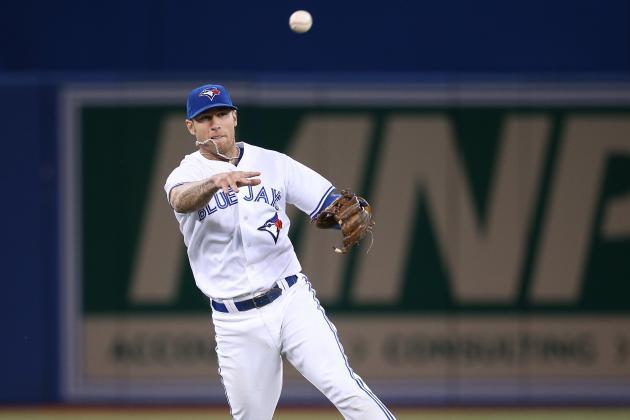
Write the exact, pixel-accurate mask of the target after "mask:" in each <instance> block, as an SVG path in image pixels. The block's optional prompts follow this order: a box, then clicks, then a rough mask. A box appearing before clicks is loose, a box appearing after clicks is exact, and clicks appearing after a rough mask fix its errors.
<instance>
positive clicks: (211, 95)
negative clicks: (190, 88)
mask: <svg viewBox="0 0 630 420" xmlns="http://www.w3.org/2000/svg"><path fill="white" fill-rule="evenodd" d="M220 94H221V91H220V90H219V89H217V88H212V89H204V90H202V91H201V93H200V94H199V96H207V97H208V98H210V100H213V99H214V97H215V96H217V95H220Z"/></svg>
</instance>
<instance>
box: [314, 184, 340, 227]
mask: <svg viewBox="0 0 630 420" xmlns="http://www.w3.org/2000/svg"><path fill="white" fill-rule="evenodd" d="M333 191H336V190H335V187H334V186H333V185H331V186H330V187H329V188H328V189H327V190H326V192H325V193H324V195H323V196H322V198H321V200H319V203H317V207H315V210H313V212H312V213H311V214H310V215H309V216H310V217H311V219H314V218H315V217H316V216H317V214H318V213H319V212H320V211H321V210H322V209H324V208H326V206H328V204H330V203H332V202H333V200H334V198H333V199H332V200H330V202H328V198H329V197H330V195H331V194H332V193H333ZM327 202H328V204H326V203H327Z"/></svg>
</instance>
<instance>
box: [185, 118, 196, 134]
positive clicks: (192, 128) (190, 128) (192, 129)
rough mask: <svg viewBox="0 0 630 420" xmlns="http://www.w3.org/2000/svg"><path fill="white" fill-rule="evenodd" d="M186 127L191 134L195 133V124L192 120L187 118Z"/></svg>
mask: <svg viewBox="0 0 630 420" xmlns="http://www.w3.org/2000/svg"><path fill="white" fill-rule="evenodd" d="M186 128H187V129H188V132H189V133H190V134H192V135H193V136H194V135H195V124H194V123H193V122H192V121H191V120H186Z"/></svg>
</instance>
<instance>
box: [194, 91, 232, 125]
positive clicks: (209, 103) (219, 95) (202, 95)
mask: <svg viewBox="0 0 630 420" xmlns="http://www.w3.org/2000/svg"><path fill="white" fill-rule="evenodd" d="M219 107H223V108H230V109H235V110H238V108H237V107H235V106H234V105H233V104H232V99H231V98H230V94H229V93H228V91H227V89H226V88H224V87H223V86H221V85H203V86H199V87H198V88H195V89H193V90H192V91H191V92H190V93H189V94H188V101H186V118H187V119H189V120H192V119H193V118H195V117H196V116H197V115H199V114H201V113H202V112H204V111H205V110H207V109H210V108H219Z"/></svg>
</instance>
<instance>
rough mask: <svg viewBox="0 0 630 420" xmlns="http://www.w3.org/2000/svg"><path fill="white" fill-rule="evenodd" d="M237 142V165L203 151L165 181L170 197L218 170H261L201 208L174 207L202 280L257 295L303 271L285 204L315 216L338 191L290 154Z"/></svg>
mask: <svg viewBox="0 0 630 420" xmlns="http://www.w3.org/2000/svg"><path fill="white" fill-rule="evenodd" d="M237 144H238V146H239V147H241V148H242V154H241V159H240V161H239V162H238V166H234V165H232V164H231V163H228V162H222V161H218V160H209V159H207V158H205V157H203V156H202V155H201V154H200V153H199V152H198V151H197V152H195V153H192V154H189V155H187V156H186V157H185V158H184V159H183V160H182V162H181V163H180V165H179V167H177V168H176V169H175V170H173V172H172V173H171V174H170V175H169V177H168V179H167V180H166V185H165V186H164V189H165V191H166V195H167V199H168V197H169V196H170V192H171V190H172V189H173V188H174V187H176V186H178V185H182V184H185V183H188V182H194V181H201V180H204V179H206V178H209V177H210V176H212V175H215V174H217V173H221V172H229V171H237V170H238V171H259V172H260V173H261V175H260V179H261V183H260V184H259V185H256V186H248V187H240V188H239V192H238V194H236V193H234V192H233V191H232V190H230V192H229V194H225V193H224V192H223V191H221V190H219V191H218V192H217V193H216V194H215V195H214V196H213V197H212V198H211V199H210V201H209V202H208V203H207V205H206V206H205V207H203V208H202V209H199V210H198V211H195V212H192V213H185V214H184V213H177V212H175V216H176V218H177V220H178V222H179V226H180V230H181V232H182V234H183V236H184V243H185V244H186V246H187V248H188V257H189V260H190V266H191V268H192V271H193V274H194V277H195V282H196V284H197V287H199V289H201V291H202V292H203V293H204V294H205V295H206V296H208V297H210V298H214V299H233V298H237V297H240V296H244V295H251V294H256V293H258V292H261V291H264V290H267V289H269V288H270V287H271V286H273V284H274V283H275V282H276V281H278V280H279V279H282V278H283V277H286V276H290V275H293V274H296V273H299V272H300V271H301V270H302V267H301V266H300V263H299V261H298V259H297V256H296V255H295V251H294V250H293V245H292V244H291V241H290V240H289V237H288V233H289V228H290V226H291V222H290V220H289V218H288V216H287V214H286V211H285V208H286V205H287V204H293V205H295V206H296V207H297V208H299V209H300V210H302V211H303V212H305V213H307V214H309V215H310V216H311V217H312V216H313V215H315V214H317V212H318V211H319V210H320V208H321V206H322V204H323V203H324V201H325V199H326V198H327V196H328V195H329V194H330V193H331V192H332V191H333V190H334V188H333V186H332V184H331V183H330V182H329V181H328V180H326V179H325V178H324V177H322V176H321V175H319V174H318V173H317V172H315V171H313V170H311V169H310V168H308V167H306V166H304V165H302V164H301V163H299V162H297V161H295V160H293V159H292V158H290V157H289V156H287V155H285V154H282V153H279V152H275V151H272V150H267V149H264V148H261V147H257V146H253V145H250V144H247V143H244V142H239V143H237Z"/></svg>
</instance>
